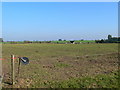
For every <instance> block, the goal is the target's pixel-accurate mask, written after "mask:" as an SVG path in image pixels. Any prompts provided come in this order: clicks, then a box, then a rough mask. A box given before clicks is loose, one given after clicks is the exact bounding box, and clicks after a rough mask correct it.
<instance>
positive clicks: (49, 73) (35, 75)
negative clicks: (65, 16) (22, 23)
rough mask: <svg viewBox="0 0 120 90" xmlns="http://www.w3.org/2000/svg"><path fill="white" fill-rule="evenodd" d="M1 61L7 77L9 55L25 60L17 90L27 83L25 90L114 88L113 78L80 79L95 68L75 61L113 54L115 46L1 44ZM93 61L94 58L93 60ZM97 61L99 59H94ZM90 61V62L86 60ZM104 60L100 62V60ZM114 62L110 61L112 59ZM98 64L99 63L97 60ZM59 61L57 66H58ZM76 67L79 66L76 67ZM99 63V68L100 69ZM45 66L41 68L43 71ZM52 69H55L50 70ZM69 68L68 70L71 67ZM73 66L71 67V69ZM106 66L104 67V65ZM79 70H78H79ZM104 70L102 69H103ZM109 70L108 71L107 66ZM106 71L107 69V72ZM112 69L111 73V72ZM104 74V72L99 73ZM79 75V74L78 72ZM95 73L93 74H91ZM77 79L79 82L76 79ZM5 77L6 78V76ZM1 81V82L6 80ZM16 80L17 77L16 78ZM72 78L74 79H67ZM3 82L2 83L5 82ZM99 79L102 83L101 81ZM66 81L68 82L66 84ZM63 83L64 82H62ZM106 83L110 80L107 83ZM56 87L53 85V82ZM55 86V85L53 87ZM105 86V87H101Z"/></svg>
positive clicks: (116, 50)
mask: <svg viewBox="0 0 120 90" xmlns="http://www.w3.org/2000/svg"><path fill="white" fill-rule="evenodd" d="M2 49H3V50H2V57H3V58H4V59H5V60H4V61H3V67H4V71H3V72H4V73H5V74H6V73H7V74H8V76H9V75H10V68H11V67H10V65H11V61H10V58H11V55H12V54H14V55H15V57H18V56H20V57H28V58H29V59H30V63H29V64H28V65H21V69H20V72H21V73H20V77H19V79H20V80H21V79H23V81H22V82H21V83H20V84H17V85H18V86H19V85H21V84H22V85H21V87H22V88H26V87H27V86H26V85H27V84H26V83H27V79H29V80H31V83H30V82H29V83H30V85H29V88H42V87H43V88H44V87H65V88H67V87H94V84H95V87H117V83H115V82H117V80H116V79H117V76H116V75H115V74H113V73H112V74H110V75H98V76H96V77H91V76H86V77H83V76H82V77H80V75H81V74H83V73H85V71H86V70H87V69H88V70H93V69H95V68H97V69H98V70H100V68H99V67H97V66H95V65H96V64H93V63H91V64H92V65H91V64H90V65H89V64H84V63H86V62H87V60H88V59H89V58H88V59H84V58H83V59H81V58H80V59H77V60H76V57H77V56H79V57H82V56H86V55H89V56H93V55H96V54H105V55H106V54H108V53H117V52H118V44H115V43H112V44H106V43H105V44H96V43H94V44H93V43H91V44H43V43H42V44H2ZM96 58H97V57H96ZM98 58H99V57H98ZM90 59H91V60H93V61H94V58H90ZM101 59H104V58H101ZM113 59H114V58H113ZM83 60H86V62H84V63H83V64H84V66H83V67H80V65H79V64H80V63H82V62H83ZM98 60H99V59H98ZM58 61H60V62H58ZM78 63H79V64H78ZM103 64H104V63H102V64H101V65H103ZM17 65H18V63H17V60H16V64H15V66H16V72H17ZM43 66H45V67H43ZM54 66H55V67H54ZM71 66H72V67H71ZM73 66H74V67H73ZM92 66H95V68H91V67H92ZM106 66H107V65H106ZM78 67H79V68H80V69H79V68H78ZM104 67H105V65H104ZM110 68H112V67H111V66H110ZM105 69H106V68H105ZM108 69H109V68H108ZM114 69H116V67H115V68H112V69H111V70H114ZM102 70H104V68H103V69H102ZM81 71H82V72H81ZM94 73H95V72H94ZM79 74H80V75H79ZM76 75H78V76H79V77H80V78H76ZM6 76H7V75H6ZM8 76H7V77H5V78H8ZM16 76H17V74H16ZM71 77H74V78H71ZM5 78H4V79H5ZM101 78H103V79H101ZM66 79H69V80H68V81H66ZM64 80H65V81H64ZM110 80H112V81H111V82H110ZM52 81H53V82H56V83H53V82H52ZM57 82H58V83H57ZM104 85H105V86H104Z"/></svg>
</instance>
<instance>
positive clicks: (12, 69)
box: [11, 55, 15, 85]
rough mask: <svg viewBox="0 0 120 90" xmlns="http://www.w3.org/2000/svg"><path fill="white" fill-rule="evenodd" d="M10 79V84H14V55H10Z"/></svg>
mask: <svg viewBox="0 0 120 90" xmlns="http://www.w3.org/2000/svg"><path fill="white" fill-rule="evenodd" d="M11 81H12V85H14V84H15V57H14V55H11Z"/></svg>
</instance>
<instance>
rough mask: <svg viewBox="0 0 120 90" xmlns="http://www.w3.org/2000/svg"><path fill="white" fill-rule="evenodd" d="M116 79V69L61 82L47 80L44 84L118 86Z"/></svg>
mask: <svg viewBox="0 0 120 90" xmlns="http://www.w3.org/2000/svg"><path fill="white" fill-rule="evenodd" d="M118 80H120V77H119V75H118V72H117V71H116V72H112V73H110V74H101V75H97V76H95V77H90V76H87V77H82V78H72V79H70V80H65V81H62V82H58V81H56V82H55V81H54V82H49V83H47V84H46V85H48V86H49V87H51V88H120V87H119V83H118V82H119V81H118Z"/></svg>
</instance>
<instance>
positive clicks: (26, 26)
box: [2, 2, 118, 41]
mask: <svg viewBox="0 0 120 90" xmlns="http://www.w3.org/2000/svg"><path fill="white" fill-rule="evenodd" d="M108 34H111V35H112V36H118V3H117V2H3V3H2V37H3V39H4V40H5V41H11V40H14V41H23V40H40V41H44V40H58V39H65V40H71V39H72V40H81V39H84V40H98V39H106V38H107V35H108Z"/></svg>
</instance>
